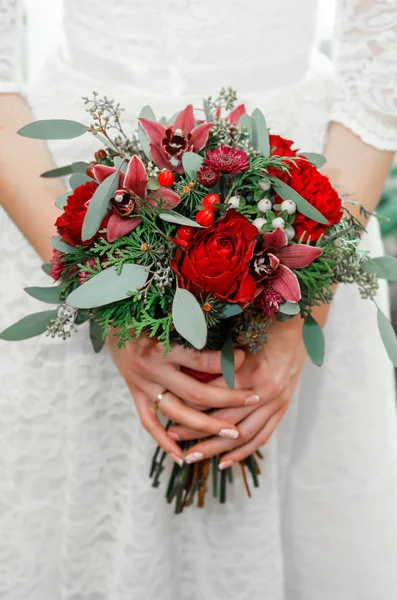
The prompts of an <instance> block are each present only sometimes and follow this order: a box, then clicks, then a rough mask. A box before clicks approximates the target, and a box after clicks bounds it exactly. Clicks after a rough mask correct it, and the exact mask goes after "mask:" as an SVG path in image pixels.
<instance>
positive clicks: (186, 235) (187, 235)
mask: <svg viewBox="0 0 397 600" xmlns="http://www.w3.org/2000/svg"><path fill="white" fill-rule="evenodd" d="M193 236H194V229H193V227H184V226H183V227H179V229H178V238H179V239H180V240H185V241H186V242H190V240H191V239H193Z"/></svg>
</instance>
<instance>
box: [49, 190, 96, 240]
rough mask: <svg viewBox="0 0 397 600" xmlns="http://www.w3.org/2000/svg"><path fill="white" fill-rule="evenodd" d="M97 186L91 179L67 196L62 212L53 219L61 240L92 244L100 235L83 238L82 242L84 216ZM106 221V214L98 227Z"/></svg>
mask: <svg viewBox="0 0 397 600" xmlns="http://www.w3.org/2000/svg"><path fill="white" fill-rule="evenodd" d="M97 187H98V185H97V184H96V183H94V182H91V181H88V182H87V183H84V184H83V185H80V186H79V187H77V188H76V189H75V190H74V192H73V194H71V195H70V196H69V197H68V200H67V203H66V206H65V208H64V212H63V214H62V215H61V216H60V217H58V219H57V220H56V221H55V225H56V227H57V228H58V233H59V235H60V236H61V238H62V241H64V242H67V243H68V244H70V245H71V246H81V245H83V246H88V245H89V244H92V242H93V241H94V240H95V239H97V238H98V237H100V236H99V235H98V234H96V235H95V236H94V237H93V238H91V239H90V240H85V241H84V242H83V240H82V239H81V230H82V227H83V221H84V217H85V215H86V212H87V209H88V205H89V203H90V200H91V198H92V196H93V195H94V192H95V190H96V189H97ZM107 221H108V216H106V217H105V218H104V220H103V221H102V224H101V227H100V229H103V228H104V227H105V226H106V223H107Z"/></svg>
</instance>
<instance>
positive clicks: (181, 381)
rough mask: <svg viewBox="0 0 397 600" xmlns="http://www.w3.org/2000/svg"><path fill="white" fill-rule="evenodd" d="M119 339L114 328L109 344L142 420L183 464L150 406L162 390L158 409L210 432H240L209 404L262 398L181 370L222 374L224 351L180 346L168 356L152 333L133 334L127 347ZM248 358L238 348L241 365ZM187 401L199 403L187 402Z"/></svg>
mask: <svg viewBox="0 0 397 600" xmlns="http://www.w3.org/2000/svg"><path fill="white" fill-rule="evenodd" d="M117 343H118V338H117V337H115V336H113V335H112V333H110V335H109V336H108V338H107V340H106V346H107V348H108V351H109V352H110V354H111V356H112V358H113V360H114V362H115V364H116V366H117V367H118V369H119V371H120V373H121V374H122V376H123V377H124V380H125V382H126V384H127V386H128V389H129V390H130V392H131V395H132V397H133V399H134V402H135V405H136V407H137V410H138V413H139V416H140V419H141V422H142V425H143V427H144V428H145V429H146V430H147V431H148V432H149V433H150V434H151V435H152V436H153V438H154V439H155V440H156V442H157V443H158V444H159V446H161V447H162V449H163V450H165V452H167V453H168V454H170V455H171V457H172V458H173V460H175V461H176V462H178V463H179V464H181V461H182V460H183V453H182V450H181V448H180V447H179V446H178V444H177V443H176V442H175V441H174V440H173V439H171V438H170V437H169V436H168V434H167V432H166V431H165V430H164V428H163V426H162V425H161V423H160V421H159V420H158V419H157V416H156V414H155V413H154V412H153V411H152V410H151V408H152V405H153V401H154V400H155V399H156V398H157V397H158V395H159V394H161V395H162V399H161V401H160V403H159V411H160V412H161V413H162V414H163V415H164V416H165V417H167V418H168V419H169V420H171V421H174V422H176V423H178V424H180V425H183V426H185V427H189V428H192V429H197V430H200V431H203V432H206V433H207V434H208V435H219V436H220V437H223V438H228V439H237V438H238V436H239V432H238V429H237V427H236V426H235V425H234V424H231V423H230V422H228V421H226V420H224V419H218V418H215V417H212V416H211V415H208V414H206V413H205V412H204V411H205V410H206V409H208V408H222V407H224V408H226V407H238V406H252V405H254V404H256V403H257V402H259V398H258V397H257V396H256V395H255V392H253V391H252V390H241V389H239V390H230V389H227V388H222V387H219V386H214V385H211V384H209V383H201V382H200V381H197V380H196V379H193V378H192V377H190V376H189V375H186V374H185V373H182V372H181V371H180V370H179V368H180V367H189V368H191V369H195V370H197V371H203V372H205V373H211V374H214V375H219V373H220V372H221V364H220V352H215V351H204V352H198V351H197V350H187V349H185V348H183V347H182V346H175V347H173V349H172V351H171V352H169V353H168V354H167V356H166V357H165V358H164V357H163V348H161V347H160V346H159V345H158V343H157V342H156V340H155V339H151V338H149V337H147V336H141V337H140V338H139V339H135V338H133V339H132V340H131V341H130V342H127V344H126V346H125V347H123V348H118V345H117ZM244 360H245V354H244V352H243V351H242V350H236V352H235V363H236V369H238V368H240V367H241V365H242V364H243V362H244ZM247 401H248V402H247ZM186 402H187V403H189V404H191V405H194V406H195V407H197V408H193V407H192V406H188V405H187V404H186Z"/></svg>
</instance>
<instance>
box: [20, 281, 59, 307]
mask: <svg viewBox="0 0 397 600" xmlns="http://www.w3.org/2000/svg"><path fill="white" fill-rule="evenodd" d="M60 290H61V286H59V285H57V286H52V287H37V286H33V287H26V288H25V292H26V293H27V294H29V296H32V298H36V300H40V302H47V304H60V303H61V301H60V299H59V292H60Z"/></svg>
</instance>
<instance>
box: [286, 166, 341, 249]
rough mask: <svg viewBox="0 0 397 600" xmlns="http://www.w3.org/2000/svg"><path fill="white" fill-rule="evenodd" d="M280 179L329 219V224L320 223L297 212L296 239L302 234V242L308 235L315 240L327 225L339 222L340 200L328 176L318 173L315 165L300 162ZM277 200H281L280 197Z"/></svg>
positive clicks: (295, 223)
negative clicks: (297, 166) (298, 165)
mask: <svg viewBox="0 0 397 600" xmlns="http://www.w3.org/2000/svg"><path fill="white" fill-rule="evenodd" d="M282 179H283V180H284V181H285V183H287V184H288V185H289V186H290V187H292V189H294V190H295V191H296V192H298V194H300V195H301V196H302V197H303V198H304V199H305V200H307V201H308V202H309V203H310V204H311V205H312V206H314V208H317V210H318V211H319V212H320V213H321V214H322V215H323V216H324V217H325V218H326V219H327V220H328V221H329V225H322V224H321V223H317V222H316V221H313V220H312V219H308V217H305V215H302V214H301V213H299V212H297V213H296V215H295V221H294V223H293V227H294V229H295V231H296V236H297V238H298V239H300V238H301V236H302V235H303V234H304V235H303V238H302V239H303V241H304V242H306V241H307V240H308V238H309V236H310V240H311V242H315V241H316V240H318V238H319V237H320V235H322V234H323V233H325V232H326V231H327V228H328V227H330V226H331V225H335V224H336V223H339V221H340V220H341V218H342V214H343V212H342V201H341V199H340V198H339V196H338V194H337V192H336V191H335V190H334V188H333V187H332V185H331V183H330V180H329V179H328V177H327V176H326V175H323V174H322V173H320V172H319V171H318V170H317V169H316V167H314V166H313V165H311V164H310V163H306V162H301V163H300V167H299V168H294V169H292V170H291V174H290V175H284V176H283V177H282ZM279 201H281V202H282V199H279Z"/></svg>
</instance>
